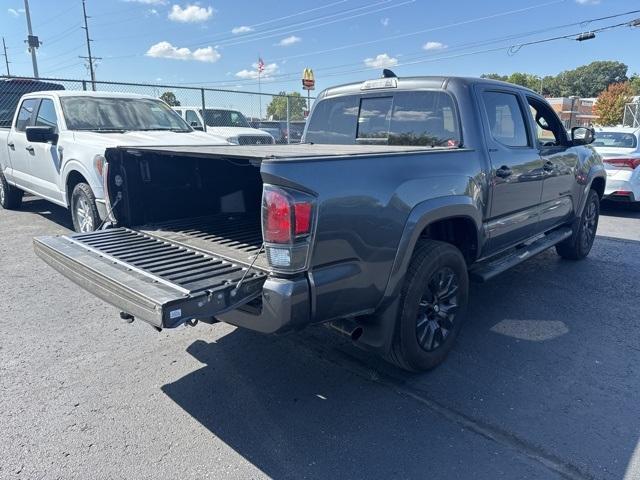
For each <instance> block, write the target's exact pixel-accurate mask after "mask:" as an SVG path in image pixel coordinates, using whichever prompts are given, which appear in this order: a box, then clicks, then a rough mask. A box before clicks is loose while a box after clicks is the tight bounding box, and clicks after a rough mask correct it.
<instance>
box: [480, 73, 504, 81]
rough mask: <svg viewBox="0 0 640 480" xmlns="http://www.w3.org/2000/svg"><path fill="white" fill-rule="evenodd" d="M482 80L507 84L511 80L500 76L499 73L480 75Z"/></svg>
mask: <svg viewBox="0 0 640 480" xmlns="http://www.w3.org/2000/svg"><path fill="white" fill-rule="evenodd" d="M480 78H488V79H489V80H500V81H502V82H506V81H507V79H508V78H509V77H508V76H507V75H500V74H498V73H485V74H483V75H480Z"/></svg>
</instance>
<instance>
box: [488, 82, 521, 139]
mask: <svg viewBox="0 0 640 480" xmlns="http://www.w3.org/2000/svg"><path fill="white" fill-rule="evenodd" d="M482 98H483V100H484V107H485V110H486V112H487V118H488V119H489V128H490V130H491V136H492V137H493V138H494V139H495V140H496V141H498V142H500V143H501V144H503V145H506V146H507V147H526V146H529V138H528V135H527V128H526V123H525V120H524V115H523V112H522V109H521V108H520V102H519V101H518V97H517V96H516V95H514V94H511V93H502V92H484V93H483V94H482Z"/></svg>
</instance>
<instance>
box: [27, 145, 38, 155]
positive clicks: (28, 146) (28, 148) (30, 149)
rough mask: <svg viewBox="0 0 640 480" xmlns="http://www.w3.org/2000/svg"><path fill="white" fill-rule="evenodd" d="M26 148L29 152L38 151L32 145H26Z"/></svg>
mask: <svg viewBox="0 0 640 480" xmlns="http://www.w3.org/2000/svg"><path fill="white" fill-rule="evenodd" d="M24 149H25V150H26V151H27V152H29V153H33V152H35V151H36V149H35V148H33V147H32V146H31V145H27V146H26V147H24Z"/></svg>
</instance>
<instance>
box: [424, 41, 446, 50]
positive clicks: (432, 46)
mask: <svg viewBox="0 0 640 480" xmlns="http://www.w3.org/2000/svg"><path fill="white" fill-rule="evenodd" d="M422 48H424V49H425V50H444V49H445V48H447V46H446V45H445V44H444V43H441V42H427V43H425V44H424V45H423V46H422Z"/></svg>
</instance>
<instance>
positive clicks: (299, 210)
mask: <svg viewBox="0 0 640 480" xmlns="http://www.w3.org/2000/svg"><path fill="white" fill-rule="evenodd" d="M311 207H312V205H311V204H310V203H296V206H295V208H294V211H295V223H296V236H298V235H308V234H309V233H311Z"/></svg>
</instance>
